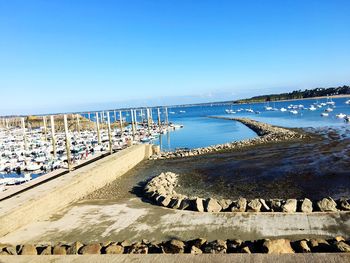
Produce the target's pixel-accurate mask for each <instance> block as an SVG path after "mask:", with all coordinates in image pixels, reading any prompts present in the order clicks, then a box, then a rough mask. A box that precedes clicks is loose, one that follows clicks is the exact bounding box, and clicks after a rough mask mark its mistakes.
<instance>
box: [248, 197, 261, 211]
mask: <svg viewBox="0 0 350 263" xmlns="http://www.w3.org/2000/svg"><path fill="white" fill-rule="evenodd" d="M261 206H262V205H261V203H260V201H259V199H253V200H251V201H250V202H249V203H248V204H247V211H248V212H260V209H261Z"/></svg>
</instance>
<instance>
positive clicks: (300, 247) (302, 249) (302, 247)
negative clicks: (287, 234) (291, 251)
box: [294, 240, 311, 253]
mask: <svg viewBox="0 0 350 263" xmlns="http://www.w3.org/2000/svg"><path fill="white" fill-rule="evenodd" d="M294 244H295V251H296V252H298V253H310V252H311V249H310V248H309V246H308V244H307V240H300V241H297V242H295V243H294Z"/></svg>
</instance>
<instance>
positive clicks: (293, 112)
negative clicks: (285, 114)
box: [290, 110, 298, 115]
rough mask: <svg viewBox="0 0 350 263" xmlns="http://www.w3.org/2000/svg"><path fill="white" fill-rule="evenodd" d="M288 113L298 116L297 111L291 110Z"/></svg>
mask: <svg viewBox="0 0 350 263" xmlns="http://www.w3.org/2000/svg"><path fill="white" fill-rule="evenodd" d="M290 113H292V114H294V115H296V114H298V111H297V110H291V111H290Z"/></svg>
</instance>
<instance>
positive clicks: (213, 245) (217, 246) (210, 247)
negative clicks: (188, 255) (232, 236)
mask: <svg viewBox="0 0 350 263" xmlns="http://www.w3.org/2000/svg"><path fill="white" fill-rule="evenodd" d="M226 250H227V244H226V241H224V240H215V241H212V242H208V243H206V244H205V245H204V246H203V252H204V253H210V254H222V253H226Z"/></svg>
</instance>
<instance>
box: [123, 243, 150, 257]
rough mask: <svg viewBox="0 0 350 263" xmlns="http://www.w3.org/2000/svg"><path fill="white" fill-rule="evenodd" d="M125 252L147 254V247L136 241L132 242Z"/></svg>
mask: <svg viewBox="0 0 350 263" xmlns="http://www.w3.org/2000/svg"><path fill="white" fill-rule="evenodd" d="M127 253H129V254H147V253H148V247H147V245H145V244H142V243H139V242H138V243H135V244H132V245H131V246H130V247H129V248H128V250H127Z"/></svg>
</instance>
